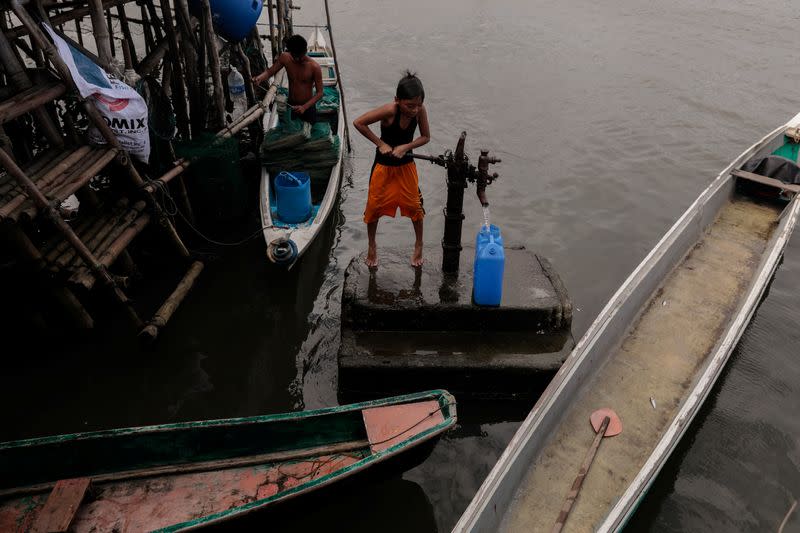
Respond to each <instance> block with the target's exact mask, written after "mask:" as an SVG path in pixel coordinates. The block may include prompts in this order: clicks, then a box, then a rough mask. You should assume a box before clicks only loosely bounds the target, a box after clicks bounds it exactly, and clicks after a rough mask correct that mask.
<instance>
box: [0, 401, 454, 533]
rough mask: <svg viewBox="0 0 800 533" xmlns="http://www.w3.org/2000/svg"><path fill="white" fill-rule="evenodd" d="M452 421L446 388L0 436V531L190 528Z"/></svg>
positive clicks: (320, 479)
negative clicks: (253, 412) (288, 409)
mask: <svg viewBox="0 0 800 533" xmlns="http://www.w3.org/2000/svg"><path fill="white" fill-rule="evenodd" d="M455 423H456V403H455V399H454V398H453V396H451V395H450V394H449V393H448V392H446V391H428V392H421V393H416V394H408V395H404V396H395V397H392V398H385V399H381V400H375V401H370V402H362V403H357V404H351V405H344V406H340V407H332V408H327V409H317V410H313V411H304V412H297V413H285V414H278V415H269V416H257V417H249V418H232V419H225V420H209V421H202V422H187V423H180V424H167V425H160V426H148V427H139V428H127V429H115V430H109V431H97V432H92V433H75V434H71V435H59V436H54V437H45V438H37V439H28V440H20V441H14V442H6V443H0V472H2V476H0V531H67V530H68V531H76V532H82V531H85V532H88V531H186V530H190V529H197V528H201V527H204V526H208V525H211V524H217V523H219V522H221V521H225V520H230V519H234V518H239V517H243V516H245V515H249V514H251V513H252V512H254V511H260V510H266V509H272V508H274V507H277V508H280V507H281V506H275V504H277V503H278V502H282V501H285V500H288V499H291V498H294V497H296V496H299V495H302V494H306V493H309V492H311V491H315V490H317V489H321V488H323V487H326V486H328V485H330V484H332V483H334V482H336V481H338V480H342V479H345V478H348V477H351V476H353V475H354V474H357V473H359V472H364V471H366V470H368V469H369V470H376V469H375V468H370V467H375V466H378V465H383V466H381V467H380V468H381V469H383V468H385V467H386V466H387V465H391V463H396V464H397V465H398V466H400V465H402V466H409V465H408V464H407V462H405V461H402V460H401V459H402V458H404V457H408V456H410V455H414V456H416V457H417V459H420V458H424V456H425V455H426V454H427V453H429V452H430V449H432V447H433V444H435V442H436V441H437V440H438V437H439V436H440V435H441V434H442V433H443V432H445V431H447V430H448V429H449V428H451V427H453V425H454V424H455Z"/></svg>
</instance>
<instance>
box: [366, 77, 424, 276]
mask: <svg viewBox="0 0 800 533" xmlns="http://www.w3.org/2000/svg"><path fill="white" fill-rule="evenodd" d="M424 100H425V89H424V88H423V87H422V82H421V81H420V79H419V78H417V77H416V76H415V75H414V74H412V73H411V72H408V71H406V75H405V76H403V79H401V80H400V83H398V84H397V92H396V93H395V98H394V101H393V102H390V103H388V104H385V105H382V106H380V107H378V108H377V109H373V110H372V111H369V112H367V113H364V114H363V115H361V116H360V117H358V118H357V119H356V120H355V121H354V122H353V126H355V128H356V129H357V130H358V131H359V132H360V133H361V134H362V135H363V136H364V137H366V138H367V139H369V140H370V141H371V142H372V143H373V144H374V145H375V146H376V147H377V149H376V151H375V163H374V164H373V165H372V174H371V175H370V179H369V194H368V197H367V207H366V209H365V211H364V222H366V224H367V236H368V238H369V248H368V250H367V260H366V263H367V265H368V266H370V267H375V266H377V265H378V252H377V245H376V242H375V234H376V233H377V231H378V219H380V217H382V216H390V217H392V218H394V216H395V214H396V213H397V209H398V208H399V209H400V214H401V215H402V216H405V217H408V218H410V219H411V222H412V224H413V225H414V234H415V237H416V241H415V243H414V253H413V254H412V256H411V264H412V265H414V266H415V267H419V266H421V265H422V263H423V259H422V219H423V217H424V216H425V210H424V209H423V207H422V192H421V191H420V189H419V178H418V176H417V167H416V165H415V163H414V159H413V158H412V157H411V153H410V152H411V150H413V149H414V148H419V147H420V146H423V145H425V144H427V143H428V142H429V141H430V127H429V126H428V112H427V111H426V109H425V105H424V104H423V101H424ZM375 122H380V124H381V136H380V137H378V136H377V135H375V133H373V132H372V130H371V129H370V128H369V126H370V125H371V124H374V123H375ZM417 126H419V132H420V135H419V137H417V138H416V139H414V132H415V131H416V129H417ZM412 139H413V140H412Z"/></svg>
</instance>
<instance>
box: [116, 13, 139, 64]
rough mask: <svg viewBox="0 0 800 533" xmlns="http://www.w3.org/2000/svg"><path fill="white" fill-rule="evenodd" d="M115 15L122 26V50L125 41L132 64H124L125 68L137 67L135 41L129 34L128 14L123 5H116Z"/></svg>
mask: <svg viewBox="0 0 800 533" xmlns="http://www.w3.org/2000/svg"><path fill="white" fill-rule="evenodd" d="M109 13H110V11H109ZM117 15H118V16H119V24H120V27H121V28H122V36H123V38H124V41H123V49H122V51H123V53H124V52H125V48H124V46H125V44H124V43H126V42H127V43H128V52H129V54H130V61H131V65H132V67H127V66H126V68H137V67H138V66H139V59H138V58H137V56H136V47H135V46H134V45H135V43H136V41H134V40H133V35H131V28H130V26H129V25H128V14H127V13H126V12H125V6H124V5H120V6H117Z"/></svg>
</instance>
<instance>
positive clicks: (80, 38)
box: [75, 17, 83, 46]
mask: <svg viewBox="0 0 800 533" xmlns="http://www.w3.org/2000/svg"><path fill="white" fill-rule="evenodd" d="M81 21H83V17H80V18H76V19H75V34H76V35H75V38H76V39H78V43H79V44H80V45H81V46H83V28H81Z"/></svg>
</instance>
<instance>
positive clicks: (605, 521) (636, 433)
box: [454, 115, 800, 532]
mask: <svg viewBox="0 0 800 533" xmlns="http://www.w3.org/2000/svg"><path fill="white" fill-rule="evenodd" d="M798 125H800V115H798V116H796V117H794V118H793V119H792V120H790V121H789V122H788V123H787V124H786V125H784V126H781V127H779V128H777V129H776V130H775V131H773V132H771V133H770V134H769V135H767V136H766V137H764V138H763V139H761V140H760V141H758V142H757V143H756V144H754V145H753V146H752V147H750V148H749V149H747V150H746V151H745V152H744V153H743V154H741V155H740V156H739V157H738V158H736V159H735V160H734V161H733V162H732V163H731V164H730V165H729V166H728V167H727V168H725V170H723V171H722V172H721V173H720V174H719V175H718V176H717V177H716V179H715V180H714V181H713V182H712V183H711V184H710V185H709V186H708V188H706V189H705V190H704V191H703V192H702V193H701V194H700V196H699V197H698V198H697V200H695V202H694V203H693V204H692V205H691V206H690V207H689V209H688V210H687V211H686V212H685V213H684V214H683V215H682V216H681V217H680V218H679V219H678V221H677V222H676V223H675V225H674V226H672V228H671V229H670V230H669V231H668V232H667V233H666V234H665V235H664V236H663V238H662V239H661V240H660V241H659V242H658V244H657V245H656V246H655V248H653V250H652V251H650V253H649V254H648V255H647V257H645V259H644V261H642V263H641V264H640V265H639V266H638V267H637V268H636V269H635V270H634V271H633V273H632V274H631V275H630V276H629V277H628V279H627V280H626V281H625V282H624V283H623V284H622V286H621V287H620V288H619V290H618V291H617V292H616V294H614V296H613V297H612V298H611V300H610V301H609V302H608V304H607V305H606V306H605V308H604V309H603V310H602V311H601V312H600V314H599V316H598V317H597V319H596V320H595V321H594V322H593V323H592V325H591V326H590V327H589V329H588V331H587V332H586V334H585V335H584V336H583V338H582V339H581V340H580V341H579V342H578V344H577V345H576V347H575V349H574V350H573V352H572V353H571V354H570V356H569V357H568V358H567V360H566V362H565V363H564V365H563V366H562V368H561V369H560V370H559V372H558V373H557V374H556V376H555V377H554V378H553V380H552V382H551V383H550V384H549V386H548V387H547V389H546V390H545V392H544V393H543V395H542V396H541V397H540V399H539V400H538V402H537V403H536V405H535V406H534V408H533V410H532V411H531V412H530V414H529V415H528V417H527V418H526V419H525V421H524V422H523V424H522V425H521V426H520V428H519V430H518V431H517V433H516V434H515V435H514V437H513V438H512V440H511V442H510V444H509V446H508V448H507V449H506V450H505V451H504V453H503V454H502V456H501V457H500V459H499V461H498V462H497V464H496V465H495V467H494V468H493V470H492V471H491V472H490V474H489V475H488V477H487V478H486V480H485V481H484V483H483V485H482V486H481V488H480V489H479V491H478V493H477V494H476V495H475V497H474V499H473V500H472V502H471V503H470V505H469V507H468V508H467V510H466V511H465V512H464V514H463V515H462V517H461V519H460V520H459V522H458V523H457V525H456V527H455V529H454V531H457V532H465V531H470V532H478V531H481V532H483V531H486V532H489V531H491V532H494V531H525V532H531V531H550V530H552V528H553V526H554V525H555V524H556V521H557V520H558V519H559V513H560V511H561V509H562V506H563V504H564V500H565V497H566V496H567V494H568V492H569V491H570V488H571V485H572V483H573V480H575V479H576V476H577V475H578V470H579V468H580V466H581V464H582V461H583V460H584V456H585V455H586V454H587V451H588V450H589V448H590V445H591V444H592V441H593V439H594V436H595V433H594V430H593V429H592V427H591V426H590V423H589V417H590V414H591V413H592V412H594V411H595V410H597V409H600V408H610V409H613V410H615V411H616V413H617V414H618V415H619V417H620V418H621V419H622V428H623V429H622V433H621V434H619V435H617V436H614V437H606V438H605V439H603V441H602V442H601V446H600V448H599V451H598V452H597V455H596V456H595V459H594V463H593V464H592V466H591V468H590V469H589V471H588V475H587V476H586V478H585V480H584V482H583V487H582V489H581V491H580V493H579V495H578V498H577V500H576V502H575V503H574V506H573V507H572V510H571V513H569V515H568V518H567V520H566V523H565V525H564V529H565V530H566V531H616V530H619V529H621V528H622V527H623V526H624V524H625V522H626V520H627V519H628V518H629V516H630V515H631V513H632V512H633V511H634V509H635V508H636V505H637V503H638V502H639V501H640V499H641V498H642V497H643V496H644V495H645V493H646V491H647V489H648V487H649V486H650V485H651V484H652V482H653V481H654V479H655V477H656V476H657V474H658V472H659V470H660V469H661V468H662V466H663V465H664V463H665V462H666V460H667V458H668V457H669V455H670V454H671V453H672V451H673V450H674V449H675V446H676V445H677V443H678V441H679V440H680V438H681V437H682V435H683V433H684V432H685V431H686V428H687V427H688V425H689V423H690V422H691V420H692V419H693V418H694V416H695V415H696V414H697V412H698V410H699V408H700V406H701V405H702V403H703V401H704V400H705V398H706V397H707V396H708V394H709V391H710V390H711V387H712V386H713V384H714V382H715V381H716V379H717V378H718V377H719V375H720V372H721V371H722V369H723V367H724V366H725V363H726V362H727V360H728V357H729V355H730V353H731V351H732V350H733V348H734V347H735V345H736V343H737V341H738V340H739V338H740V336H741V335H742V333H743V331H744V329H745V327H746V326H747V324H748V322H749V321H750V318H751V317H752V316H753V313H754V312H755V310H756V307H757V306H758V304H759V302H760V300H761V298H762V296H763V294H764V291H765V290H766V288H767V286H768V284H769V282H770V280H771V278H772V276H773V273H774V272H775V269H776V268H777V266H778V263H779V260H780V258H781V256H782V253H783V250H784V247H785V246H786V244H787V242H788V240H789V237H790V235H791V233H792V230H793V229H794V227H795V224H796V223H797V218H798V211H799V210H800V201H798V199H797V196H796V191H797V188H796V186H793V185H791V184H788V183H783V182H782V181H778V180H776V179H775V178H774V176H756V177H755V178H754V177H753V176H751V175H749V174H753V172H748V171H742V170H741V169H742V167H743V166H745V167H746V168H750V167H752V166H753V163H757V162H759V161H764V160H766V159H770V158H773V157H776V156H775V155H773V154H783V153H787V152H791V151H792V150H787V148H793V147H792V146H788V144H789V143H792V142H795V141H793V140H792V139H791V138H790V136H791V132H792V131H793V130H792V129H793V128H796V127H797V126H798ZM794 148H796V146H795V147H794ZM796 152H797V150H796V149H795V150H794V153H796ZM784 163H786V162H784ZM786 164H787V165H788V166H790V167H792V168H794V170H795V171H797V170H798V169H797V168H796V167H797V164H796V161H794V162H789V163H786Z"/></svg>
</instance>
